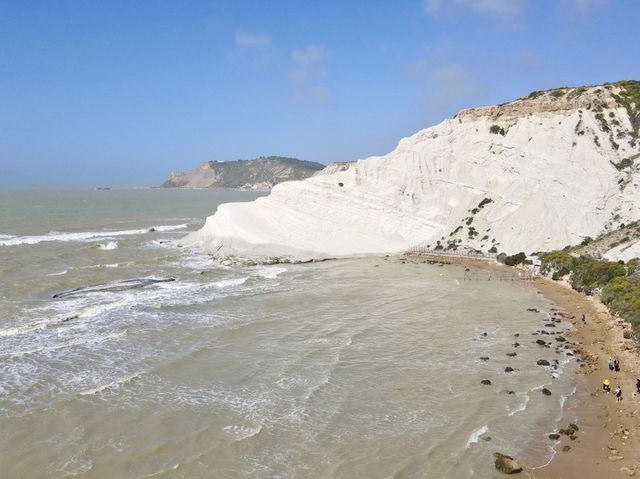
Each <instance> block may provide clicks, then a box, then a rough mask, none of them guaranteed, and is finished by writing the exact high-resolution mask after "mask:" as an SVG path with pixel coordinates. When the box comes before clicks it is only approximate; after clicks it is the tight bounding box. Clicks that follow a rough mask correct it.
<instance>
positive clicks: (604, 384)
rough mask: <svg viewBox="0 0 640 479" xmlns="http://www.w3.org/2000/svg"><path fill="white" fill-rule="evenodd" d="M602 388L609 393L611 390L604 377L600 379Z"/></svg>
mask: <svg viewBox="0 0 640 479" xmlns="http://www.w3.org/2000/svg"><path fill="white" fill-rule="evenodd" d="M602 390H603V391H604V392H606V393H607V394H609V393H610V392H611V386H609V380H608V379H605V380H604V381H602Z"/></svg>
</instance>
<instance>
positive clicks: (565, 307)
mask: <svg viewBox="0 0 640 479" xmlns="http://www.w3.org/2000/svg"><path fill="white" fill-rule="evenodd" d="M406 256H409V255H406ZM409 257H413V258H416V259H417V258H419V257H421V256H420V255H419V254H415V255H410V256H409ZM422 258H424V257H422ZM438 262H439V261H438ZM456 264H458V265H460V266H467V267H472V268H475V269H479V270H484V271H491V272H495V273H503V274H512V275H514V274H515V273H518V272H520V273H522V274H523V275H524V274H525V271H524V270H523V269H520V268H514V267H510V266H505V265H502V264H498V263H493V262H487V261H480V260H466V261H456ZM530 278H531V277H530ZM523 283H524V284H523V286H524V287H526V288H532V289H533V290H535V291H536V292H537V293H538V294H540V295H542V296H543V297H544V298H545V299H546V300H547V301H548V302H549V303H550V304H551V306H552V308H554V309H555V310H556V314H559V315H560V316H564V317H563V321H567V322H570V323H571V324H572V326H573V328H574V329H573V331H571V332H568V333H566V336H567V339H568V341H567V343H568V344H570V351H572V352H573V354H574V355H575V357H576V367H575V368H574V369H573V370H572V371H570V372H569V374H571V375H573V378H572V380H573V381H574V383H575V392H574V393H573V394H572V395H571V396H569V397H567V399H566V402H565V403H564V405H563V408H562V419H561V420H560V421H559V423H558V429H561V428H568V427H569V424H570V423H575V424H576V425H577V426H578V427H579V429H578V430H577V431H575V432H574V433H573V434H570V435H569V434H562V433H561V434H560V437H559V439H557V440H553V439H550V438H549V437H541V438H540V439H539V441H540V442H543V443H544V444H545V445H546V446H549V447H551V448H552V449H553V450H554V451H555V452H554V454H553V456H552V458H551V459H550V460H549V461H548V462H547V463H546V464H543V465H541V466H537V467H525V466H524V465H523V470H522V472H521V474H522V477H528V478H531V479H570V478H576V477H580V478H581V479H602V478H603V477H633V476H635V475H638V476H640V458H638V457H637V451H638V444H640V442H639V440H638V439H637V437H636V436H637V435H638V433H639V432H640V395H639V394H636V392H635V391H636V379H637V378H640V355H639V354H638V350H637V349H636V345H635V343H634V340H633V339H625V338H624V337H623V333H624V331H631V326H630V324H629V323H626V322H625V321H623V320H622V319H619V318H615V317H613V316H612V315H611V313H609V311H608V309H607V307H606V306H605V305H604V304H603V303H602V302H601V301H600V299H599V298H598V297H595V296H586V295H585V294H583V293H579V292H577V291H575V290H573V289H572V288H571V286H570V285H569V284H568V283H566V282H563V281H554V280H552V279H550V278H547V277H545V276H541V275H536V276H534V277H532V278H531V279H528V280H525V281H523ZM562 312H564V315H563V314H562ZM582 314H584V315H585V317H586V325H584V326H583V325H582V324H581V320H580V316H581V315H582ZM609 357H612V358H614V359H618V360H619V361H620V372H618V373H615V372H611V371H609V368H608V359H609ZM604 379H609V380H610V381H611V393H609V394H607V393H605V392H603V391H602V381H603V380H604ZM618 385H619V386H620V387H621V389H622V397H623V400H622V401H621V402H616V397H615V388H616V387H617V386H618ZM554 432H556V433H557V432H559V431H554ZM570 436H571V437H570ZM567 446H568V449H567ZM563 448H564V449H565V450H563ZM517 459H518V458H516V460H517ZM521 465H522V464H521ZM496 472H497V473H498V474H500V473H499V472H498V471H496Z"/></svg>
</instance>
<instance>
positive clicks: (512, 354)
mask: <svg viewBox="0 0 640 479" xmlns="http://www.w3.org/2000/svg"><path fill="white" fill-rule="evenodd" d="M507 356H509V357H510V358H513V357H515V356H517V354H516V353H507Z"/></svg>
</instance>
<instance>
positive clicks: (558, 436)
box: [549, 434, 560, 441]
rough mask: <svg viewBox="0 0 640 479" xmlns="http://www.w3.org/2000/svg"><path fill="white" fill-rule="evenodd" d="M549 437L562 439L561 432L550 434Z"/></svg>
mask: <svg viewBox="0 0 640 479" xmlns="http://www.w3.org/2000/svg"><path fill="white" fill-rule="evenodd" d="M549 439H553V440H554V441H555V440H556V439H560V434H549Z"/></svg>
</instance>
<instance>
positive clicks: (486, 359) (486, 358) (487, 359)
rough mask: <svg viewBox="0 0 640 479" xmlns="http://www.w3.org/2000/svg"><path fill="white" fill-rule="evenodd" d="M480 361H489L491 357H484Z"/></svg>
mask: <svg viewBox="0 0 640 479" xmlns="http://www.w3.org/2000/svg"><path fill="white" fill-rule="evenodd" d="M480 361H489V356H482V357H481V358H480Z"/></svg>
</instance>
